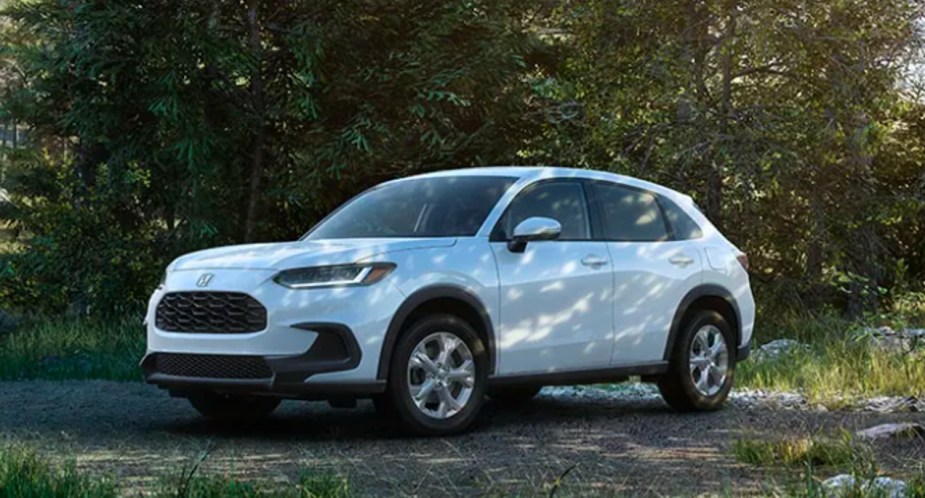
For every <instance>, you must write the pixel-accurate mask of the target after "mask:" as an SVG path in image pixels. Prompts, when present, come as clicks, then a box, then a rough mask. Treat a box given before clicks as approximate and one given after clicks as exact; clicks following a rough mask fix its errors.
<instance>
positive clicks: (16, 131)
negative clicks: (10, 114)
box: [13, 120, 19, 149]
mask: <svg viewBox="0 0 925 498" xmlns="http://www.w3.org/2000/svg"><path fill="white" fill-rule="evenodd" d="M17 147H19V124H18V123H17V122H16V120H13V148H14V149H15V148H17Z"/></svg>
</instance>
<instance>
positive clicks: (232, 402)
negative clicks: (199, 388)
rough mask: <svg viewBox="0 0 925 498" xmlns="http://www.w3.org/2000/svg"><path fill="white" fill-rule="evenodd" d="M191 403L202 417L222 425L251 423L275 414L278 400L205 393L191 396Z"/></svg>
mask: <svg viewBox="0 0 925 498" xmlns="http://www.w3.org/2000/svg"><path fill="white" fill-rule="evenodd" d="M189 402H190V404H191V405H193V408H195V409H196V410H197V411H198V412H199V413H200V414H202V416H204V417H206V418H207V419H209V420H213V421H215V422H221V423H238V424H244V423H250V422H255V421H257V420H260V419H262V418H265V417H267V416H269V415H270V414H271V413H273V410H275V409H276V407H277V406H279V403H280V400H279V399H277V398H267V397H261V396H236V395H228V394H219V393H215V392H211V391H204V392H199V393H195V394H191V395H190V396H189Z"/></svg>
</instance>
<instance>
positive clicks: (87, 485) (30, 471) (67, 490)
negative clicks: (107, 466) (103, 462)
mask: <svg viewBox="0 0 925 498" xmlns="http://www.w3.org/2000/svg"><path fill="white" fill-rule="evenodd" d="M0 496H2V497H4V498H109V497H113V498H115V497H116V496H117V494H116V492H115V487H114V485H113V482H112V481H110V480H106V479H94V478H91V477H88V476H86V475H84V474H82V473H80V472H78V471H77V470H76V469H75V467H74V465H73V464H65V465H60V466H59V465H53V464H51V463H49V462H48V461H47V460H45V459H43V458H41V457H39V456H38V455H37V454H36V453H35V452H34V451H31V450H29V449H27V448H23V447H16V446H14V447H8V448H5V449H2V450H0Z"/></svg>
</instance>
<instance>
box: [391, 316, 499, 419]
mask: <svg viewBox="0 0 925 498" xmlns="http://www.w3.org/2000/svg"><path fill="white" fill-rule="evenodd" d="M487 381H488V353H487V351H486V350H485V346H484V344H483V343H482V340H481V339H479V336H478V334H476V332H475V330H473V328H472V326H471V325H469V324H468V323H467V322H466V321H465V320H462V319H460V318H458V317H456V316H453V315H446V314H435V315H429V316H425V317H423V318H421V319H420V320H417V321H416V322H414V323H413V324H411V326H410V327H407V328H406V329H404V330H403V331H402V334H401V337H400V338H399V339H398V343H397V344H396V346H395V353H394V354H393V356H392V360H391V365H390V368H389V388H388V393H387V394H388V396H389V397H390V400H391V405H392V406H394V409H395V412H396V413H397V415H398V417H399V419H400V420H401V422H402V423H403V425H404V426H405V427H406V428H408V429H409V430H410V431H411V432H414V433H416V434H419V435H423V436H445V435H449V434H456V433H459V432H462V431H464V430H466V429H467V428H468V427H469V426H470V425H471V424H472V422H474V421H475V418H476V417H477V416H478V413H479V410H480V409H481V408H482V403H483V402H484V400H485V385H486V383H487ZM377 406H381V407H382V408H383V409H386V410H387V409H388V404H386V403H382V402H380V403H377Z"/></svg>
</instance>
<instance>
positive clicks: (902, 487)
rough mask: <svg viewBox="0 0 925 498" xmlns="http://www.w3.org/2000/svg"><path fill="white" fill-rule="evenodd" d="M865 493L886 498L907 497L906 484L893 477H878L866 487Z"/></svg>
mask: <svg viewBox="0 0 925 498" xmlns="http://www.w3.org/2000/svg"><path fill="white" fill-rule="evenodd" d="M864 491H865V492H867V493H869V494H871V495H874V496H883V497H885V498H903V497H904V496H906V483H905V481H901V480H899V479H893V478H892V477H877V478H875V479H873V480H871V481H869V482H868V483H867V484H866V485H865V486H864Z"/></svg>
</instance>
